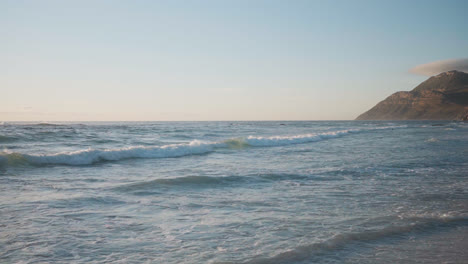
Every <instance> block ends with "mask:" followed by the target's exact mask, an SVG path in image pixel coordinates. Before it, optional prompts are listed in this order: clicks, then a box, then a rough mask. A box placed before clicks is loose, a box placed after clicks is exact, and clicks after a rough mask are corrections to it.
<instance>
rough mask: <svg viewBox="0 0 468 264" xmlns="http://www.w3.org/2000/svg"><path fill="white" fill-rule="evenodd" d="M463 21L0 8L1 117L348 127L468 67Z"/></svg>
mask: <svg viewBox="0 0 468 264" xmlns="http://www.w3.org/2000/svg"><path fill="white" fill-rule="evenodd" d="M467 13H468V1H450V0H446V1H430V0H425V1H418V0H414V1H398V0H397V1H395V0H392V1H359V0H353V1H333V0H331V1H312V0H308V1H296V0H291V1H275V0H266V1H261V0H249V1H243V0H231V1H229V0H221V1H218V0H216V1H214V0H213V1H208V0H207V1H190V0H187V1H177V0H171V1H149V0H148V1H142V0H135V1H117V0H112V1H104V0H102V1H101V0H98V1H94V0H93V1H89V0H79V1H78V0H77V1H59V0H57V1H47V0H43V1H42V0H41V1H39V0H37V1H35V0H34V1H33V0H31V1H24V0H11V1H10V0H0V121H14V120H16V121H169V120H177V121H180V120H350V119H354V118H356V117H357V116H358V115H359V114H361V113H362V112H364V111H366V110H368V109H369V108H371V107H372V106H374V105H375V104H377V103H378V102H379V101H381V100H383V99H385V98H386V97H387V96H389V95H390V94H392V93H394V92H396V91H402V90H411V89H412V88H414V87H415V86H417V85H418V84H419V83H420V82H422V81H424V80H425V79H427V78H428V75H429V76H430V75H432V74H434V72H437V70H438V69H439V68H440V69H441V70H442V69H446V68H447V65H450V67H452V66H453V67H462V69H467V67H466V62H467V61H468V60H467V58H468V30H467V28H468V16H467ZM428 64H429V68H430V70H427V69H428V68H427V65H428ZM439 64H441V65H442V66H444V67H445V68H444V67H439V66H438V65H439ZM421 65H426V66H421ZM431 65H432V66H431ZM434 65H435V66H434ZM460 65H461V66H460ZM418 67H419V68H418ZM438 67H439V68H438ZM463 67H464V68H463ZM434 68H435V69H436V70H434Z"/></svg>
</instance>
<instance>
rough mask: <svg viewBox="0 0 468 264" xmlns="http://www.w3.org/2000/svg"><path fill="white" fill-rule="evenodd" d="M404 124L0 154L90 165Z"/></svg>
mask: <svg viewBox="0 0 468 264" xmlns="http://www.w3.org/2000/svg"><path fill="white" fill-rule="evenodd" d="M403 127H406V126H386V127H374V128H367V129H348V130H339V131H331V132H323V133H313V134H302V135H293V136H270V137H258V136H248V137H246V138H234V139H228V140H224V141H220V142H202V141H199V140H193V141H191V142H189V143H181V144H169V145H163V146H151V147H148V146H130V147H126V148H120V149H103V150H99V149H86V150H78V151H72V152H61V153H54V154H28V153H15V152H9V151H3V153H0V165H3V166H5V165H10V166H11V165H17V164H24V163H29V164H38V165H40V164H57V165H90V164H94V163H98V162H103V161H118V160H123V159H135V158H176V157H183V156H190V155H200V154H207V153H210V152H213V151H215V150H216V149H220V148H232V149H236V148H243V147H249V146H250V147H273V146H286V145H293V144H304V143H310V142H318V141H322V140H327V139H333V138H339V137H343V136H345V135H349V134H352V133H358V132H365V131H372V130H381V129H396V128H403Z"/></svg>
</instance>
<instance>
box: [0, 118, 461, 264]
mask: <svg viewBox="0 0 468 264" xmlns="http://www.w3.org/2000/svg"><path fill="white" fill-rule="evenodd" d="M0 151H1V154H0V262H1V263H467V259H468V250H467V249H468V124H467V123H457V122H434V121H424V122H364V121H362V122H361V121H359V122H358V121H347V122H338V121H333V122H328V121H320V122H318V121H317V122H306V121H303V122H286V121H284V122H119V123H115V122H114V123H110V122H107V123H106V122H94V123H92V122H85V123H18V122H15V123H10V122H4V123H1V125H0Z"/></svg>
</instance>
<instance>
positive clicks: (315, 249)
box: [242, 215, 468, 264]
mask: <svg viewBox="0 0 468 264" xmlns="http://www.w3.org/2000/svg"><path fill="white" fill-rule="evenodd" d="M406 221H407V223H406V224H399V225H393V226H389V227H386V228H383V229H380V230H369V231H363V232H355V233H345V234H338V235H336V236H334V237H332V238H330V239H329V240H325V241H323V242H318V243H313V244H309V245H302V246H298V247H296V248H294V249H291V250H289V251H285V252H283V253H280V254H278V255H276V256H273V257H270V258H260V257H259V258H254V259H252V260H249V261H246V262H242V263H245V264H267V263H268V264H275V263H295V262H303V261H309V262H312V263H315V262H320V257H323V256H324V255H322V254H320V253H324V252H327V251H334V250H339V249H341V248H343V247H344V246H347V245H350V244H352V243H359V242H369V241H376V240H379V239H385V238H389V237H395V236H401V235H406V234H408V233H410V232H424V231H430V230H433V229H435V228H437V227H456V226H467V225H468V217H467V216H444V215H442V216H439V217H431V218H423V217H412V218H408V219H406ZM314 258H319V259H314ZM335 261H336V260H335Z"/></svg>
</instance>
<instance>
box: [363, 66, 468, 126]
mask: <svg viewBox="0 0 468 264" xmlns="http://www.w3.org/2000/svg"><path fill="white" fill-rule="evenodd" d="M467 119H468V74H467V73H464V72H459V71H448V72H444V73H441V74H439V75H437V76H432V77H430V78H429V79H427V80H426V81H424V82H422V83H421V84H419V85H418V86H417V87H416V88H414V89H413V90H412V91H409V92H396V93H394V94H392V95H390V96H389V97H387V98H386V99H385V100H383V101H381V102H380V103H378V104H377V105H376V106H374V107H373V108H371V109H370V110H369V111H367V112H365V113H363V114H361V115H360V116H358V117H357V118H356V120H467Z"/></svg>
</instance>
